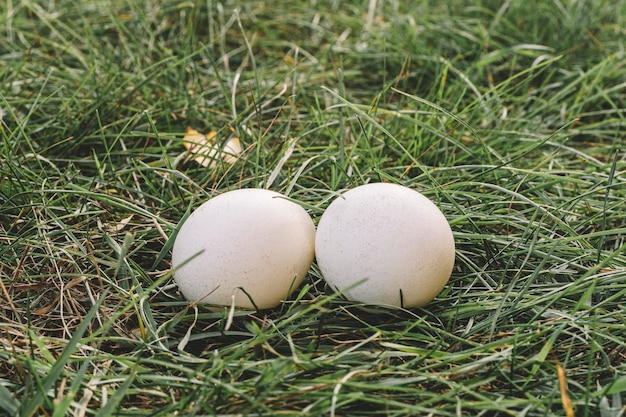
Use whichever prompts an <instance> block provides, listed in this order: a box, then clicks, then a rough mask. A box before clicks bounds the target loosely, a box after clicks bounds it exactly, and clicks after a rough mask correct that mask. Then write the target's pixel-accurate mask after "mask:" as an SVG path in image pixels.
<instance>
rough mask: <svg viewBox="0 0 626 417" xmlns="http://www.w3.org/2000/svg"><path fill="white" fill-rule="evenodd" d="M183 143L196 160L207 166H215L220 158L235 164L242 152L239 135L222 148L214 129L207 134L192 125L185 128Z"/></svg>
mask: <svg viewBox="0 0 626 417" xmlns="http://www.w3.org/2000/svg"><path fill="white" fill-rule="evenodd" d="M183 145H184V146H185V148H187V151H188V152H189V154H190V155H192V156H193V160H194V161H196V162H197V163H199V164H200V165H202V166H203V167H207V168H214V167H215V166H216V165H217V163H218V162H219V160H220V159H221V160H222V161H224V162H225V163H227V164H233V163H235V161H237V158H239V155H240V154H241V143H240V142H239V138H238V137H232V138H230V139H229V140H228V141H227V142H226V144H225V145H224V147H223V148H222V146H220V144H219V143H216V133H215V132H214V131H210V132H209V133H208V134H206V135H205V134H203V133H200V132H198V131H197V130H195V129H192V128H191V127H187V129H186V130H185V136H184V137H183Z"/></svg>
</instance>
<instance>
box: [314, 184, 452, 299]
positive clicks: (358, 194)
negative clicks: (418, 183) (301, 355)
mask: <svg viewBox="0 0 626 417" xmlns="http://www.w3.org/2000/svg"><path fill="white" fill-rule="evenodd" d="M315 251H316V258H317V264H318V266H319V268H320V271H321V272H322V275H323V277H324V279H325V280H326V282H327V283H328V284H329V285H330V286H331V287H332V288H334V289H335V290H337V291H341V292H342V293H343V295H345V296H346V297H347V298H348V299H351V300H353V301H358V302H362V303H367V304H377V305H391V306H397V307H405V308H411V307H421V306H424V305H425V304H427V303H428V302H430V301H431V300H433V299H434V298H435V297H436V296H437V295H438V294H439V293H440V292H441V290H442V289H443V288H444V287H445V285H446V283H447V282H448V280H449V279H450V275H451V273H452V269H453V267H454V237H453V235H452V230H451V229H450V225H449V224H448V221H447V220H446V218H445V216H444V215H443V213H442V212H441V211H440V210H439V208H438V207H437V206H436V205H435V204H434V203H433V202H432V201H430V200H429V199H428V198H426V197H425V196H423V195H422V194H420V193H419V192H417V191H415V190H412V189H410V188H407V187H403V186H400V185H396V184H389V183H373V184H366V185H362V186H360V187H356V188H354V189H352V190H350V191H347V192H345V193H344V194H343V195H341V196H339V197H337V198H336V199H335V200H334V201H333V202H332V203H331V204H330V205H329V206H328V208H327V209H326V211H325V212H324V214H323V215H322V217H321V219H320V221H319V224H318V226H317V234H316V238H315ZM362 280H364V282H362V283H360V284H359V282H360V281H362Z"/></svg>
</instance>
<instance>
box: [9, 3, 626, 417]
mask: <svg viewBox="0 0 626 417" xmlns="http://www.w3.org/2000/svg"><path fill="white" fill-rule="evenodd" d="M625 19H626V3H624V1H623V0H618V1H612V0H598V1H584V0H554V1H538V0H537V1H516V0H513V1H505V2H500V1H491V0H484V1H481V0H474V1H469V2H461V1H441V2H439V1H418V0H407V1H404V0H369V1H364V0H358V1H352V2H349V1H345V2H340V1H334V0H267V1H256V0H250V1H230V0H224V1H222V2H217V1H213V0H205V1H204V2H203V1H199V0H198V1H196V0H192V1H182V0H181V1H180V2H170V1H166V0H150V1H147V0H145V1H143V0H115V1H104V0H72V1H69V0H57V1H43V0H22V1H19V0H5V1H0V137H1V139H2V141H1V143H0V203H1V204H0V278H1V281H0V282H1V284H2V285H1V287H0V291H1V295H0V297H1V300H2V302H1V304H0V415H8V416H108V415H119V416H139V415H141V416H175V415H178V416H192V415H195V416H201V415H206V416H261V415H263V416H282V415H298V416H331V417H334V416H336V417H340V416H346V417H347V416H527V417H530V416H567V417H570V416H590V417H594V416H600V417H618V416H623V415H624V414H625V410H626V330H625V329H626V253H624V247H625V239H626V214H625V212H626V210H625V209H626V202H625V199H626V174H625V172H626V132H625V130H626V55H625V52H624V45H625V41H626V20H625ZM187 127H192V128H193V129H196V130H198V131H200V132H209V131H215V132H216V138H217V140H218V143H220V144H221V143H224V142H226V141H227V140H229V139H231V138H232V137H238V138H239V139H240V141H241V145H242V148H243V151H242V153H241V155H240V157H239V158H238V160H237V161H236V162H234V163H232V164H230V163H227V162H224V161H218V163H217V164H216V165H215V166H214V167H213V168H208V167H204V166H202V165H201V164H198V163H197V162H196V161H194V159H193V156H192V155H190V154H189V153H188V152H187V150H186V148H185V147H184V146H183V136H184V134H185V129H186V128H187ZM377 181H386V182H393V183H398V184H402V185H405V186H408V187H411V188H414V189H416V190H419V191H421V192H422V193H423V194H424V195H426V196H428V197H429V198H431V199H432V200H433V201H434V202H435V203H436V204H437V205H438V206H439V207H440V208H441V210H442V211H443V213H444V214H445V215H446V217H447V219H448V220H449V223H450V225H451V227H452V229H453V232H454V236H455V241H456V265H455V269H454V272H453V274H452V277H451V279H450V282H449V284H448V286H447V287H446V288H445V289H444V291H443V292H442V293H441V294H440V295H439V297H437V299H436V300H434V301H433V302H432V303H430V304H429V305H427V306H426V307H425V308H422V309H414V310H402V309H390V308H382V307H380V308H369V309H365V310H364V309H363V308H361V307H363V306H361V305H359V304H358V303H355V302H349V301H346V300H343V299H342V298H341V297H340V296H337V295H335V294H333V293H332V291H329V290H328V288H326V286H325V284H324V281H323V278H322V276H321V274H320V272H319V269H318V268H317V266H316V265H315V264H314V265H313V266H312V268H311V270H310V273H309V275H308V277H307V278H306V280H305V284H304V285H303V286H302V287H301V288H299V289H298V290H297V291H296V292H295V293H294V294H293V296H292V297H291V299H289V300H287V301H285V302H284V303H283V304H281V306H279V307H278V308H276V309H273V310H270V311H260V312H255V313H243V312H233V311H230V310H229V309H225V310H224V311H218V312H215V311H212V310H209V309H206V308H204V307H201V306H191V305H189V304H188V303H187V302H186V301H185V300H184V298H183V297H182V296H181V295H180V293H179V292H178V291H177V288H176V285H175V283H174V281H173V279H172V274H171V264H170V249H171V245H172V240H173V239H170V237H171V236H173V235H174V234H175V232H176V230H177V228H178V227H179V226H180V221H181V219H182V218H183V217H184V216H185V214H186V213H188V211H189V210H192V209H193V208H195V207H197V206H198V205H199V204H200V203H201V202H203V201H205V200H206V199H208V198H210V197H211V196H215V195H218V194H220V193H223V192H225V191H228V190H233V189H238V188H244V187H259V188H269V189H272V190H275V191H279V192H282V193H285V194H287V195H288V196H289V197H291V198H293V199H294V200H296V201H298V202H300V203H301V204H302V206H303V207H304V208H305V209H306V210H307V211H308V213H309V214H310V215H311V216H312V217H313V219H314V221H315V222H317V221H318V220H319V217H320V215H321V214H322V213H323V211H324V209H325V208H326V207H327V206H328V204H329V203H330V201H332V200H333V198H334V197H335V196H336V193H337V192H340V191H342V190H346V189H350V188H354V187H355V186H358V185H361V184H364V183H367V182H377ZM372 256H376V254H372Z"/></svg>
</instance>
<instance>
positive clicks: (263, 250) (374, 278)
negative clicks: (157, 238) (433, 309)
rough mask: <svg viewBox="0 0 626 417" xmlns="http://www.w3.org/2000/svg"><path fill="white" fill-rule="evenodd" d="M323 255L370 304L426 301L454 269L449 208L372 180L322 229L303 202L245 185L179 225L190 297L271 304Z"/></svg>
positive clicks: (176, 252)
mask: <svg viewBox="0 0 626 417" xmlns="http://www.w3.org/2000/svg"><path fill="white" fill-rule="evenodd" d="M314 258H316V260H317V264H318V266H319V269H320V271H321V273H322V276H323V277H324V279H325V280H326V282H327V283H328V284H329V285H330V287H332V288H333V289H334V290H336V291H339V292H341V293H342V294H343V295H344V296H345V297H346V298H348V299H350V300H354V301H358V302H362V303H366V304H375V305H390V306H396V307H405V308H411V307H420V306H423V305H425V304H427V303H428V302H430V301H431V300H432V299H434V298H435V297H436V296H437V295H438V294H439V293H440V292H441V290H442V289H443V288H444V287H445V285H446V283H447V282H448V280H449V278H450V275H451V273H452V269H453V267H454V238H453V235H452V230H451V229H450V226H449V224H448V222H447V220H446V218H445V216H444V215H443V214H442V212H441V211H440V210H439V209H438V208H437V206H436V205H435V204H434V203H433V202H432V201H430V200H429V199H428V198H426V197H425V196H423V195H422V194H420V193H419V192H417V191H414V190H412V189H410V188H407V187H403V186H400V185H396V184H389V183H372V184H366V185H362V186H360V187H356V188H354V189H352V190H349V191H347V192H345V193H344V194H342V195H340V196H338V197H337V198H336V199H335V200H334V201H333V202H332V203H331V204H330V205H329V206H328V208H327V209H326V211H325V212H324V213H323V215H322V217H321V219H320V221H319V224H318V227H317V231H316V230H315V226H314V224H313V221H312V219H311V217H310V216H309V215H308V214H307V212H306V211H305V210H304V209H303V208H302V207H301V206H300V205H298V204H297V203H295V202H294V201H292V200H289V199H288V198H287V197H285V196H283V195H282V194H279V193H277V192H273V191H269V190H261V189H241V190H236V191H230V192H227V193H224V194H221V195H219V196H217V197H214V198H212V199H210V200H208V201H207V202H205V203H204V204H202V205H200V206H199V207H198V208H197V209H196V210H195V211H194V212H193V213H192V214H191V215H190V216H189V218H188V219H187V220H186V221H185V222H184V224H183V225H182V227H181V228H180V230H179V232H178V235H177V236H176V240H175V242H174V246H173V251H172V267H173V269H174V279H175V281H176V283H177V284H178V287H179V289H180V291H181V293H182V294H183V296H184V297H185V298H186V299H187V300H189V301H192V302H198V303H203V304H212V305H234V306H236V307H239V308H243V309H266V308H273V307H275V306H277V305H278V304H280V302H281V301H282V300H285V299H286V298H287V297H288V296H289V295H290V294H291V293H292V292H293V291H294V290H296V289H297V288H298V287H299V286H300V284H301V283H302V281H303V280H304V278H305V276H306V275H307V273H308V271H309V268H310V267H311V264H312V262H313V259H314Z"/></svg>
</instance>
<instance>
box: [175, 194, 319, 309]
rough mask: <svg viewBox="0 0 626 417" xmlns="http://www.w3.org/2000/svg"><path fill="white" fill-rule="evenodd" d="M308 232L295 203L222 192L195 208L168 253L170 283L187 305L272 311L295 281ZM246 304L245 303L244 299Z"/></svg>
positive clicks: (301, 271) (303, 263) (303, 270)
mask: <svg viewBox="0 0 626 417" xmlns="http://www.w3.org/2000/svg"><path fill="white" fill-rule="evenodd" d="M314 251H315V226H314V225H313V221H312V220H311V217H310V216H309V215H308V214H307V212H306V211H305V210H304V209H303V208H302V207H301V206H299V205H298V204H296V203H294V202H292V201H289V200H288V199H286V198H285V196H283V195H282V194H279V193H277V192H273V191H269V190H261V189H241V190H236V191H229V192H227V193H224V194H221V195H219V196H217V197H214V198H212V199H210V200H208V201H206V202H205V203H203V204H202V205H200V206H199V207H198V208H197V209H196V210H195V211H194V212H193V213H192V214H191V215H190V216H189V218H188V219H187V220H186V221H185V223H184V224H183V225H182V227H181V228H180V231H179V232H178V235H177V236H176V240H175V242H174V246H173V249H172V267H173V269H174V280H175V281H176V283H177V284H178V287H179V289H180V291H181V293H182V294H183V296H184V297H185V298H186V299H187V300H189V301H192V302H199V303H202V304H213V305H231V303H232V297H233V296H234V301H235V306H236V307H239V308H242V309H254V308H255V306H256V307H257V308H259V309H266V308H273V307H275V306H277V305H278V304H280V302H281V300H284V299H285V298H286V297H287V296H288V295H289V293H290V292H291V291H293V290H295V289H296V288H297V287H298V286H299V285H300V284H301V283H302V281H303V279H304V277H305V276H306V274H307V273H308V270H309V268H310V266H311V263H312V261H313V257H314ZM251 299H252V300H251Z"/></svg>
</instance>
